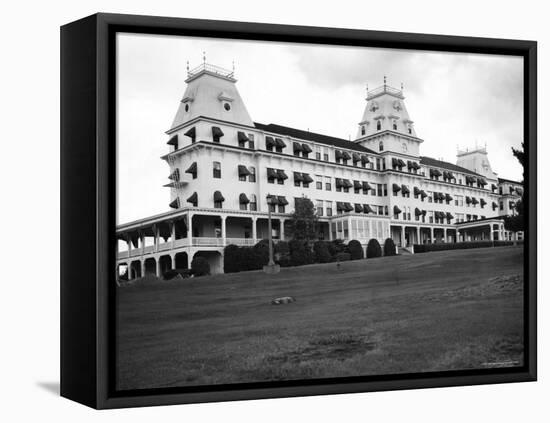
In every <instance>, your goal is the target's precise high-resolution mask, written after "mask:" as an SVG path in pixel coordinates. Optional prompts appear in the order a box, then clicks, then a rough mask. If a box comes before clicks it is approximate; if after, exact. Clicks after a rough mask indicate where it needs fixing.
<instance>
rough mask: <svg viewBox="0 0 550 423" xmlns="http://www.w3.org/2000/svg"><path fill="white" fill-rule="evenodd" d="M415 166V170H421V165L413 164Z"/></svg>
mask: <svg viewBox="0 0 550 423" xmlns="http://www.w3.org/2000/svg"><path fill="white" fill-rule="evenodd" d="M413 165H414V166H413V167H414V168H415V169H417V170H418V169H420V165H419V164H418V163H417V162H413Z"/></svg>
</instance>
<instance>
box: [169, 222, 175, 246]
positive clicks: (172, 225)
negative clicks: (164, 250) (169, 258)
mask: <svg viewBox="0 0 550 423" xmlns="http://www.w3.org/2000/svg"><path fill="white" fill-rule="evenodd" d="M170 241H171V242H172V250H173V249H174V243H175V242H176V221H175V220H172V221H171V222H170Z"/></svg>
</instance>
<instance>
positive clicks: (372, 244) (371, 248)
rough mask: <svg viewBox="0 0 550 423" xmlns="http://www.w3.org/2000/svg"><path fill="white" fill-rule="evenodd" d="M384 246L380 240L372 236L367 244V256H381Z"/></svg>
mask: <svg viewBox="0 0 550 423" xmlns="http://www.w3.org/2000/svg"><path fill="white" fill-rule="evenodd" d="M381 256H382V248H381V247H380V243H379V242H378V240H376V239H374V238H372V239H371V240H370V241H369V243H368V244H367V258H373V257H381Z"/></svg>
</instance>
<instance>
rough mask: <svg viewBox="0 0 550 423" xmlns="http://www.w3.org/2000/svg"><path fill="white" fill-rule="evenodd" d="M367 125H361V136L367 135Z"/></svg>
mask: <svg viewBox="0 0 550 423" xmlns="http://www.w3.org/2000/svg"><path fill="white" fill-rule="evenodd" d="M365 132H366V130H365V125H361V135H365Z"/></svg>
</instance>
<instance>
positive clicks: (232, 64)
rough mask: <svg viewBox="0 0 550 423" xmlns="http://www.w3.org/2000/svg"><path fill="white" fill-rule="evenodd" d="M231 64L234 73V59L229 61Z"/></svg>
mask: <svg viewBox="0 0 550 423" xmlns="http://www.w3.org/2000/svg"><path fill="white" fill-rule="evenodd" d="M231 66H232V70H233V73H235V61H234V60H233V62H231Z"/></svg>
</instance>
